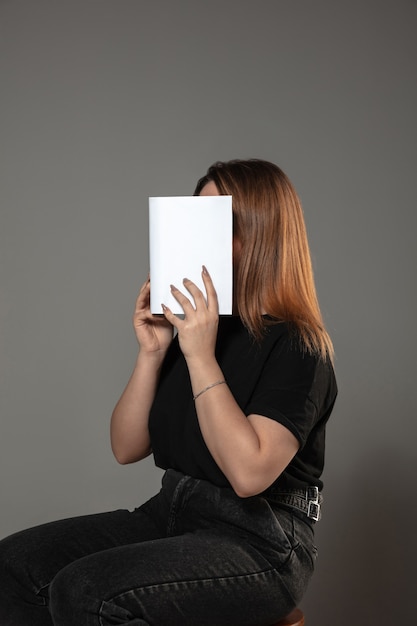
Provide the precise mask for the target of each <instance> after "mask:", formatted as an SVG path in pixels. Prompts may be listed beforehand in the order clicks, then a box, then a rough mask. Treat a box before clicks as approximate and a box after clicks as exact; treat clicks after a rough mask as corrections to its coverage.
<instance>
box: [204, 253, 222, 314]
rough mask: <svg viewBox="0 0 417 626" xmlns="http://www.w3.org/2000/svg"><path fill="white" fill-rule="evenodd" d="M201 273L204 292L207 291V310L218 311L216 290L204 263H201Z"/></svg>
mask: <svg viewBox="0 0 417 626" xmlns="http://www.w3.org/2000/svg"><path fill="white" fill-rule="evenodd" d="M201 275H202V278H203V283H204V287H205V288H206V293H207V308H208V310H209V311H213V312H215V313H218V310H219V302H218V299H217V292H216V290H215V288H214V285H213V281H212V280H211V276H210V274H209V273H208V270H207V268H206V266H205V265H203V271H202V273H201Z"/></svg>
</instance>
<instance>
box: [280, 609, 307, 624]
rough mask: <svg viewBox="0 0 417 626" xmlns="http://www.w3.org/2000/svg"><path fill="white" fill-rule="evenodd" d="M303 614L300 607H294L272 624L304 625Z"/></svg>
mask: <svg viewBox="0 0 417 626" xmlns="http://www.w3.org/2000/svg"><path fill="white" fill-rule="evenodd" d="M304 623H305V621H304V615H303V612H302V611H300V609H294V610H293V611H291V613H290V614H289V615H287V617H283V618H282V619H280V620H279V622H277V623H276V624H273V625H272V626H304Z"/></svg>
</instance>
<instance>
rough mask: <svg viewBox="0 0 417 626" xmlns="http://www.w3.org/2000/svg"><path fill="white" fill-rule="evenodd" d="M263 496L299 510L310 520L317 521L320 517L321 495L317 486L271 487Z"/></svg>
mask: <svg viewBox="0 0 417 626" xmlns="http://www.w3.org/2000/svg"><path fill="white" fill-rule="evenodd" d="M265 496H266V497H267V498H268V499H270V500H272V501H274V502H276V503H279V504H282V505H284V506H288V507H290V508H292V509H296V510H297V511H301V512H302V513H304V515H306V516H307V517H308V518H309V519H310V520H313V521H315V522H318V521H319V520H320V519H321V505H322V502H323V496H322V494H321V493H320V491H319V489H318V487H306V488H305V489H279V488H274V487H273V488H272V489H270V490H267V492H266V493H265Z"/></svg>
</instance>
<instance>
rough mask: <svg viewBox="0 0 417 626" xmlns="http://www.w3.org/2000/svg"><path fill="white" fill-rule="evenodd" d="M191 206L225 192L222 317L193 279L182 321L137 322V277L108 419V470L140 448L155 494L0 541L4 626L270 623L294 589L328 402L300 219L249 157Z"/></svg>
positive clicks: (270, 173) (140, 302)
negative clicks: (227, 291)
mask: <svg viewBox="0 0 417 626" xmlns="http://www.w3.org/2000/svg"><path fill="white" fill-rule="evenodd" d="M195 193H196V194H197V195H198V194H200V195H218V194H228V195H232V196H233V212H234V270H235V315H233V316H231V317H222V318H221V319H219V315H218V307H217V297H216V291H215V286H214V285H213V283H212V280H211V278H210V274H209V272H208V271H207V269H206V268H203V270H202V278H203V283H204V287H205V292H206V293H203V292H202V291H200V289H199V288H198V287H197V286H196V285H195V284H194V283H192V282H191V281H190V280H188V279H184V283H183V285H177V286H172V293H173V295H174V297H175V298H176V300H177V301H178V302H179V303H180V304H181V306H182V308H183V310H184V314H185V315H184V318H183V319H179V318H177V317H176V316H175V315H173V314H172V312H171V311H170V310H169V308H167V307H166V306H165V305H162V312H163V315H162V316H153V315H151V313H150V309H149V294H150V280H149V279H148V280H147V281H146V282H145V284H144V285H143V287H142V289H141V291H140V293H139V297H138V299H137V303H136V310H135V314H134V327H135V332H136V337H137V340H138V342H139V345H140V350H139V355H138V359H137V363H136V366H135V368H134V371H133V374H132V377H131V379H130V380H129V382H128V384H127V387H126V389H125V391H124V392H123V394H122V396H121V398H120V400H119V402H118V403H117V405H116V407H115V409H114V412H113V415H112V421H111V441H112V448H113V452H114V454H115V456H116V458H117V460H118V461H119V462H120V463H132V462H135V461H139V460H141V459H143V458H145V457H146V456H148V455H149V454H151V452H152V453H153V455H154V458H155V462H156V464H157V465H158V466H159V467H161V468H163V469H165V470H166V473H165V474H164V477H163V482H162V489H161V491H160V493H159V494H158V495H156V496H155V497H154V498H152V499H151V500H150V501H149V502H147V503H146V504H144V505H142V506H141V507H139V508H138V509H136V510H135V511H133V512H128V511H116V512H111V513H104V514H99V515H90V516H86V517H82V518H75V519H72V520H71V519H70V520H64V521H61V522H53V523H51V524H48V525H44V526H41V527H39V528H35V529H31V530H29V531H24V532H22V533H18V534H16V535H14V536H12V537H9V538H7V539H5V540H3V542H2V543H1V547H0V561H1V564H2V569H3V572H2V573H1V580H2V584H1V586H0V594H1V601H0V623H1V624H2V626H17V625H18V626H25V625H29V624H30V625H31V626H34V625H37V624H39V625H40V624H42V626H45V625H46V624H51V623H53V624H55V625H59V626H70V625H71V626H84V625H87V626H89V625H93V624H100V625H102V626H103V625H106V626H107V625H110V624H130V625H132V626H133V624H134V625H149V624H152V625H157V626H164V625H177V624H178V625H180V624H181V625H182V626H186V625H190V626H191V625H192V626H197V625H198V626H204V625H207V626H222V625H225V626H226V625H227V626H233V625H236V626H244V625H248V626H249V625H252V626H256V625H259V626H261V625H265V626H267V625H268V624H271V623H273V622H275V621H277V620H278V619H279V618H280V617H282V616H284V615H285V614H287V613H288V612H290V610H291V609H292V608H293V607H294V606H295V605H296V604H297V603H298V602H299V600H300V598H301V597H302V595H303V593H304V591H305V589H306V586H307V584H308V581H309V579H310V576H311V574H312V572H313V567H314V560H315V556H316V548H315V546H314V537H313V535H314V524H315V521H317V520H318V519H319V517H320V503H321V495H320V491H321V488H322V482H321V480H320V475H321V473H322V469H323V457H324V431H325V426H326V422H327V420H328V418H329V416H330V413H331V411H332V408H333V405H334V402H335V398H336V393H337V389H336V382H335V378H334V372H333V368H332V344H331V341H330V338H329V336H328V334H327V333H326V331H325V329H324V326H323V322H322V318H321V315H320V311H319V306H318V303H317V298H316V294H315V288H314V282H313V275H312V269H311V261H310V255H309V249H308V243H307V237H306V232H305V226H304V220H303V215H302V209H301V206H300V202H299V200H298V198H297V195H296V193H295V190H294V189H293V187H292V185H291V183H290V181H289V180H288V178H287V177H286V176H285V174H284V173H283V172H282V171H281V170H280V169H279V168H278V167H277V166H275V165H273V164H272V163H268V162H265V161H260V160H249V161H231V162H227V163H216V164H215V165H213V166H212V167H211V168H209V170H208V173H207V175H206V176H204V177H203V178H202V179H201V180H200V181H199V182H198V184H197V188H196V191H195ZM174 328H175V329H176V331H177V333H176V337H175V339H173V330H174Z"/></svg>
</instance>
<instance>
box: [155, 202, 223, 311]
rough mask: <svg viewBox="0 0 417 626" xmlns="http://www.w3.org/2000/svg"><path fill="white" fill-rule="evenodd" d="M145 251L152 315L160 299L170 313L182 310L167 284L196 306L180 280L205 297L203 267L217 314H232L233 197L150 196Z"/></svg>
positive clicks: (159, 307)
mask: <svg viewBox="0 0 417 626" xmlns="http://www.w3.org/2000/svg"><path fill="white" fill-rule="evenodd" d="M149 252H150V274H151V312H152V313H156V314H158V313H159V314H160V313H162V308H161V304H162V303H163V304H165V305H166V306H168V307H169V308H170V309H171V310H172V312H173V313H176V314H182V313H183V312H184V311H183V309H182V307H181V306H180V305H179V304H178V302H177V301H176V300H175V298H174V297H173V296H172V294H171V290H170V285H171V284H172V285H175V286H176V287H178V289H180V290H181V291H182V292H183V293H185V295H186V296H187V297H188V298H189V299H190V300H191V302H192V303H193V304H194V301H193V298H192V296H191V295H190V294H189V292H188V291H187V290H186V288H185V287H184V285H183V282H182V281H183V279H184V278H189V279H190V280H192V281H193V282H194V283H195V284H196V285H197V286H198V287H199V288H200V289H201V291H202V292H203V293H204V295H206V292H205V288H204V283H203V280H202V277H201V270H202V266H203V265H205V266H206V267H207V270H208V272H209V274H210V276H211V278H212V280H213V284H214V287H215V289H216V292H217V297H218V300H219V313H220V315H231V313H232V304H233V218H232V196H171V197H153V198H149Z"/></svg>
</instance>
